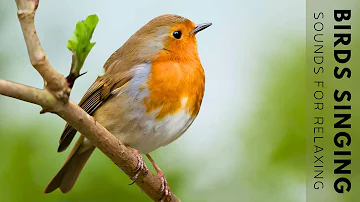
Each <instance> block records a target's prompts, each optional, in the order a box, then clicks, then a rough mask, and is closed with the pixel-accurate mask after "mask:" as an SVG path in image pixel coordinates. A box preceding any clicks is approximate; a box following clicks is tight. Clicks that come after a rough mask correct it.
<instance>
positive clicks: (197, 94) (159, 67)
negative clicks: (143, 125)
mask: <svg viewBox="0 0 360 202" xmlns="http://www.w3.org/2000/svg"><path fill="white" fill-rule="evenodd" d="M204 85H205V75H204V70H203V68H202V66H201V64H200V61H198V60H184V61H179V60H156V61H153V63H152V65H151V71H150V74H149V80H148V82H147V87H148V89H149V96H148V97H147V98H145V99H144V103H145V105H146V109H147V113H150V112H152V111H154V110H159V109H160V111H159V114H158V115H157V117H156V118H157V119H158V120H161V119H162V118H164V117H165V116H166V115H168V114H175V113H177V112H178V111H179V110H182V109H185V110H188V112H189V114H190V115H191V116H193V117H195V116H196V115H197V114H198V112H199V110H200V105H201V101H202V98H203V95H204V88H205V86H204Z"/></svg>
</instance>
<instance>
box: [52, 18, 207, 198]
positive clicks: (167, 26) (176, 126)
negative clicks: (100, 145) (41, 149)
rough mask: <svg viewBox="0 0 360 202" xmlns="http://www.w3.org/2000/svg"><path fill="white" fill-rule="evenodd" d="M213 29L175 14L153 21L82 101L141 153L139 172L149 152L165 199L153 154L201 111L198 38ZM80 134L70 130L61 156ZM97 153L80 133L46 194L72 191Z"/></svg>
mask: <svg viewBox="0 0 360 202" xmlns="http://www.w3.org/2000/svg"><path fill="white" fill-rule="evenodd" d="M210 25H211V23H204V24H199V25H195V24H194V23H193V22H192V21H190V20H188V19H186V18H184V17H181V16H177V15H170V14H168V15H162V16H159V17H156V18H154V19H153V20H151V21H150V22H148V23H147V24H146V25H144V26H143V27H142V28H140V29H139V30H138V31H137V32H136V33H135V34H134V35H132V36H131V37H130V38H129V39H128V40H127V41H126V42H125V44H124V45H123V46H122V47H120V48H119V49H118V50H116V51H115V52H114V53H113V54H112V55H111V56H110V58H109V59H108V60H107V62H106V63H105V65H104V70H105V74H104V75H103V76H99V77H98V78H97V79H96V81H95V82H94V83H93V84H92V86H91V87H90V88H89V89H88V91H87V92H86V93H85V95H84V97H83V98H82V100H81V101H80V103H79V106H80V107H81V108H82V109H84V110H85V111H86V112H87V113H89V114H90V115H92V116H93V117H94V118H95V120H96V121H97V122H99V123H100V124H102V125H103V126H104V127H105V128H106V129H107V130H108V131H109V132H111V134H113V135H114V136H115V137H116V138H118V139H119V140H120V141H121V142H122V143H124V144H125V145H127V146H129V147H131V148H133V149H134V150H135V151H136V152H137V155H138V160H139V169H137V170H138V171H139V172H141V170H142V169H143V168H144V162H143V159H142V157H141V154H146V156H147V157H148V158H149V160H150V162H151V163H152V164H153V166H154V168H155V170H156V171H157V175H158V176H159V177H160V178H161V179H162V182H163V187H164V189H163V190H162V191H163V192H164V195H169V194H171V193H170V192H169V188H168V186H167V182H166V179H165V176H164V174H163V172H162V171H161V169H160V168H159V167H158V166H157V165H156V163H155V162H154V160H153V159H152V158H151V156H150V155H149V153H150V152H152V151H154V150H155V149H157V148H159V147H161V146H165V145H167V144H169V143H171V142H173V141H174V140H176V139H178V138H179V137H180V136H181V135H182V134H183V133H184V132H185V131H186V130H187V129H188V128H189V126H190V125H191V124H192V122H193V121H194V119H195V117H196V116H197V114H198V113H199V110H200V105H201V102H202V99H203V95H204V89H205V74H204V70H203V68H202V65H201V62H200V59H199V55H198V50H197V42H196V37H195V35H196V34H197V33H198V32H200V31H201V30H203V29H205V28H207V27H209V26H210ZM76 132H77V131H76V130H75V129H74V128H73V127H71V126H70V125H66V126H65V129H64V131H63V133H62V136H61V138H60V145H59V148H58V152H62V151H64V150H65V149H66V148H67V147H68V146H69V145H70V143H71V141H72V140H73V138H74V136H75V134H76ZM94 149H95V146H94V145H92V144H91V142H90V141H89V140H87V139H86V138H85V137H84V136H83V135H81V136H80V138H79V139H78V141H77V142H76V144H75V146H74V148H73V149H72V151H71V153H70V155H69V157H68V158H67V160H66V162H65V164H64V165H63V167H62V168H61V169H60V171H59V172H58V173H57V174H56V176H55V177H54V178H53V179H52V180H51V181H50V183H49V184H48V185H47V187H46V189H45V193H50V192H52V191H54V190H55V189H57V188H59V189H60V190H61V191H62V192H63V193H67V192H69V191H70V190H71V189H72V187H73V186H74V184H75V182H76V180H77V178H78V177H79V174H80V172H81V170H82V168H83V167H84V165H85V163H86V162H87V160H88V159H89V157H90V156H91V154H92V153H93V151H94ZM137 176H138V173H137V175H136V176H135V178H134V179H133V180H134V181H135V180H136V178H137Z"/></svg>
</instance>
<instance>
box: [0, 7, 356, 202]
mask: <svg viewBox="0 0 360 202" xmlns="http://www.w3.org/2000/svg"><path fill="white" fill-rule="evenodd" d="M164 13H174V14H178V15H182V16H184V17H187V18H189V19H191V20H192V21H194V22H195V23H201V22H212V23H213V26H212V27H210V28H209V29H207V30H206V31H204V32H202V33H200V34H199V35H198V36H197V39H198V46H199V54H200V58H201V60H202V64H203V66H204V68H205V71H206V92H205V97H204V101H203V105H202V109H201V111H200V114H199V116H198V118H197V119H196V121H195V122H194V124H193V125H192V126H191V127H190V129H189V130H188V131H187V132H186V133H185V135H184V136H182V137H181V138H180V139H179V140H177V141H175V142H174V143H172V144H170V145H168V146H166V147H164V148H160V149H158V150H157V151H155V152H153V157H154V159H155V161H156V162H157V163H158V165H159V166H160V167H161V168H162V170H163V171H164V173H165V175H166V177H167V179H168V181H169V184H170V187H171V189H172V190H173V191H174V193H175V194H176V195H177V196H179V198H181V199H182V201H186V202H187V201H189V202H192V201H194V202H219V201H230V202H237V201H246V202H263V201H267V202H300V201H301V202H302V201H305V198H306V192H305V191H306V190H305V182H306V173H305V161H306V157H305V153H306V151H305V148H306V147H305V142H306V129H305V124H306V123H305V122H306V119H305V118H306V112H305V111H306V105H305V103H306V80H305V77H306V69H305V68H304V67H305V66H306V63H305V1H301V0H294V1H286V0H278V1H274V2H273V1H266V0H259V1H256V2H255V1H254V2H252V1H236V0H232V1H231V0H227V1H213V2H211V1H196V2H195V1H190V0H183V1H165V0H162V1H156V2H150V1H141V2H139V1H132V2H128V1H126V2H125V1H124V2H120V1H103V2H101V1H94V0H91V1H90V0H89V1H84V0H82V1H76V2H75V1H70V0H64V1H61V3H59V2H56V1H41V2H40V6H39V8H38V12H37V15H36V22H35V24H36V28H37V33H38V35H39V38H40V41H41V42H42V46H43V48H44V50H45V51H46V53H47V54H48V56H49V59H50V62H51V64H52V65H53V66H54V67H55V68H56V69H57V70H58V71H60V72H61V73H62V74H64V75H67V73H68V71H69V66H70V62H71V53H70V52H69V51H68V50H67V49H66V44H67V39H68V38H69V37H70V36H71V33H72V31H73V29H74V26H75V24H76V22H77V21H78V20H81V19H84V18H85V17H86V16H88V15H90V14H97V15H98V16H99V18H100V22H99V24H98V26H97V28H96V30H95V32H94V38H93V41H96V43H97V44H96V45H95V47H94V48H93V50H92V51H91V53H90V54H89V56H88V59H87V60H86V62H85V65H84V71H88V74H86V75H85V76H83V77H81V78H80V79H79V80H78V81H77V83H76V84H75V87H74V89H73V92H72V95H71V98H72V99H73V100H74V101H76V102H78V101H79V100H80V98H81V97H82V95H83V94H84V92H85V91H86V89H87V88H88V87H89V86H90V85H91V83H92V82H93V81H94V80H95V78H96V77H97V75H98V74H100V73H101V68H102V65H103V63H104V62H105V61H106V59H107V58H108V57H109V56H110V55H111V53H112V52H113V51H115V50H116V49H117V48H119V47H120V46H121V45H122V44H123V43H124V42H125V41H126V40H127V39H128V38H129V37H130V36H131V35H132V34H133V33H134V32H135V31H136V30H137V29H139V28H140V27H141V26H142V25H143V24H145V23H146V22H148V21H149V20H150V19H152V18H154V17H156V16H158V15H161V14H164ZM0 44H1V45H0V78H1V79H7V80H12V81H16V82H21V83H25V84H28V85H32V86H36V87H39V88H41V87H42V80H41V78H40V76H39V75H38V74H37V72H36V71H35V70H34V69H33V68H32V67H31V65H30V63H29V61H28V56H27V51H26V47H25V43H24V41H23V36H22V33H21V29H20V26H19V23H18V20H17V16H16V5H15V3H14V2H12V1H0ZM357 47H358V46H357ZM354 85H355V84H354ZM0 103H1V104H0V143H1V146H0V197H1V199H0V201H6V202H18V201H63V202H72V201H86V202H95V201H96V202H100V201H104V202H108V201H109V202H111V201H150V200H149V199H148V197H147V196H146V195H145V194H143V193H141V192H140V190H139V188H138V187H137V186H135V185H133V186H129V185H128V184H129V183H130V180H129V179H128V177H127V176H126V175H125V174H123V173H122V172H120V170H119V169H118V168H117V167H116V166H115V165H114V164H113V163H112V162H111V161H110V160H109V159H108V158H107V157H106V156H105V155H103V154H102V153H101V152H99V151H98V150H97V151H96V152H95V153H94V155H93V156H92V158H91V159H90V160H89V162H88V163H87V165H86V167H85V168H84V170H83V172H82V174H81V175H80V178H79V180H78V181H77V183H76V185H75V187H74V189H73V190H72V191H71V192H70V193H68V194H66V195H64V194H62V193H60V192H59V191H56V192H54V193H51V194H47V195H44V194H43V193H42V192H43V190H44V188H45V186H46V184H47V183H48V181H49V180H50V179H51V178H52V177H53V175H55V174H56V172H57V171H58V169H59V168H60V167H61V165H62V164H63V162H64V161H65V159H66V157H67V153H68V152H69V151H66V152H65V153H61V154H58V153H57V152H56V149H57V146H58V139H59V137H60V134H61V132H62V129H63V126H64V124H65V122H64V121H63V120H62V119H60V118H59V117H57V116H55V115H52V114H44V115H39V111H40V107H38V106H35V105H31V104H28V103H23V102H20V101H17V100H14V99H10V98H5V97H3V96H0ZM355 118H356V119H357V120H358V119H359V117H355ZM357 130H359V129H357ZM357 156H358V157H359V155H357ZM354 158H355V157H354ZM330 160H331V159H330ZM147 164H148V165H149V162H147ZM149 167H150V166H149ZM328 169H329V172H331V169H332V168H331V167H328ZM348 201H355V199H354V198H352V199H349V200H348Z"/></svg>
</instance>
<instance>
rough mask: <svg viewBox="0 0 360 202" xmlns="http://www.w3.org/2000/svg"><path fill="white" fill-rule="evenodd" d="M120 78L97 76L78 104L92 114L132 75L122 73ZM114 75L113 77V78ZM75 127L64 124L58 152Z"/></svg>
mask: <svg viewBox="0 0 360 202" xmlns="http://www.w3.org/2000/svg"><path fill="white" fill-rule="evenodd" d="M120 75H122V76H121V77H120V79H119V78H118V79H116V76H114V75H112V76H111V77H110V76H103V77H98V78H97V79H96V81H95V82H94V83H93V84H92V85H91V87H90V88H89V89H88V91H87V92H86V93H85V95H84V97H83V98H82V99H81V101H80V103H79V106H80V107H81V108H82V109H83V110H84V111H86V112H87V113H88V114H90V115H92V114H93V113H94V112H95V110H96V109H98V108H99V107H100V106H101V105H102V104H103V103H104V102H105V101H106V100H107V99H109V98H111V97H112V95H113V94H112V91H113V90H114V89H117V88H119V87H121V86H123V85H124V84H125V83H127V82H128V81H129V80H130V79H131V78H132V77H133V75H132V74H130V73H123V74H120ZM114 77H115V78H114ZM112 78H114V79H116V80H114V79H112ZM76 132H77V131H76V129H75V128H73V127H72V126H70V125H69V124H66V126H65V129H64V131H63V133H62V135H61V138H60V141H59V143H60V145H59V148H58V152H62V151H64V150H66V148H67V147H68V146H69V145H70V143H71V141H72V140H73V138H74V136H75V134H76Z"/></svg>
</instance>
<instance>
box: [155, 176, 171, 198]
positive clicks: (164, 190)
mask: <svg viewBox="0 0 360 202" xmlns="http://www.w3.org/2000/svg"><path fill="white" fill-rule="evenodd" d="M158 175H160V176H159V177H160V178H161V190H160V192H162V193H163V196H162V198H161V199H160V201H159V202H165V201H171V195H172V193H171V191H170V188H169V185H168V182H167V180H166V178H165V176H164V174H162V173H158Z"/></svg>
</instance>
